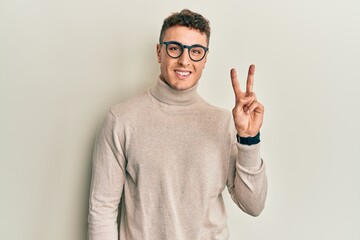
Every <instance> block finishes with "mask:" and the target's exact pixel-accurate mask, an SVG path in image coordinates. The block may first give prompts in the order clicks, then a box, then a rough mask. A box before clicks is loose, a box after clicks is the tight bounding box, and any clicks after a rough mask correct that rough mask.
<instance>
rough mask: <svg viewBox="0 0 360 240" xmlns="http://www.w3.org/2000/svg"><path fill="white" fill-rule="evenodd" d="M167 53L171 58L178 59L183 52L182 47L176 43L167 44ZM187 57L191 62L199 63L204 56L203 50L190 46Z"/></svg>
mask: <svg viewBox="0 0 360 240" xmlns="http://www.w3.org/2000/svg"><path fill="white" fill-rule="evenodd" d="M166 50H167V53H168V54H169V56H170V57H172V58H178V57H180V56H181V54H182V53H183V52H184V47H183V46H181V45H180V44H178V43H169V44H167V46H166ZM188 50H189V56H190V58H191V59H192V60H193V61H200V60H201V59H202V58H203V57H204V56H205V49H204V48H202V47H200V46H196V45H195V46H191V47H189V48H188Z"/></svg>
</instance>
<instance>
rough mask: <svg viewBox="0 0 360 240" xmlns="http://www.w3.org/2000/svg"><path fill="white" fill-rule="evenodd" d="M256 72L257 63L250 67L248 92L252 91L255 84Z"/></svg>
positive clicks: (247, 83) (247, 84) (247, 82)
mask: <svg viewBox="0 0 360 240" xmlns="http://www.w3.org/2000/svg"><path fill="white" fill-rule="evenodd" d="M254 73H255V65H254V64H251V65H250V67H249V72H248V77H247V81H246V92H247V93H251V92H252V90H253V85H254Z"/></svg>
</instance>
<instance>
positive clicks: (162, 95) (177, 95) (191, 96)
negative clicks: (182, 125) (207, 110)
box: [150, 79, 200, 106]
mask: <svg viewBox="0 0 360 240" xmlns="http://www.w3.org/2000/svg"><path fill="white" fill-rule="evenodd" d="M197 86H198V82H197V83H196V84H195V85H194V86H193V87H191V88H189V89H187V90H184V91H179V90H175V89H173V88H171V87H170V86H169V85H168V84H167V83H165V82H164V81H162V80H161V79H159V80H158V81H157V83H156V85H155V86H154V87H152V88H150V93H151V95H152V96H153V97H155V98H156V99H157V100H159V101H160V102H162V103H165V104H169V105H178V106H186V105H190V104H193V103H195V102H197V101H198V100H199V99H200V96H199V95H198V93H197V91H196V89H197Z"/></svg>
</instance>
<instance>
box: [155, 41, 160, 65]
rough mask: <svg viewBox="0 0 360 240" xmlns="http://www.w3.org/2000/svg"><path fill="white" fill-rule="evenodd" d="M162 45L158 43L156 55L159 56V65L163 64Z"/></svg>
mask: <svg viewBox="0 0 360 240" xmlns="http://www.w3.org/2000/svg"><path fill="white" fill-rule="evenodd" d="M160 52H161V45H160V44H159V43H158V44H156V55H157V60H158V63H161V54H160Z"/></svg>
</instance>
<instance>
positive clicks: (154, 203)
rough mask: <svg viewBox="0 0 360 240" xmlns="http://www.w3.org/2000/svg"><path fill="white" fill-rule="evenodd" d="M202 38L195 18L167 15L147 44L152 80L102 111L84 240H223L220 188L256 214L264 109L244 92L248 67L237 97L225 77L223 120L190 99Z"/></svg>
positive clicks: (262, 182)
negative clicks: (152, 51) (230, 95)
mask: <svg viewBox="0 0 360 240" xmlns="http://www.w3.org/2000/svg"><path fill="white" fill-rule="evenodd" d="M209 37H210V27H209V23H208V21H207V20H206V19H204V18H203V17H202V16H201V15H199V14H197V13H194V12H191V11H189V10H183V11H181V12H180V13H175V14H172V15H171V16H169V17H168V18H167V19H165V20H164V23H163V26H162V29H161V34H160V42H159V44H157V46H156V47H157V57H158V62H159V64H160V79H159V80H158V82H157V83H156V85H155V86H154V87H153V88H151V89H149V90H148V91H146V92H145V93H144V94H142V95H140V96H137V97H134V98H132V99H130V100H128V101H126V102H123V103H119V104H117V105H115V106H113V107H112V108H111V110H110V112H109V114H108V115H107V117H106V119H105V121H104V123H103V125H102V128H101V131H100V132H99V134H98V136H97V139H96V145H95V149H94V162H93V175H92V184H91V193H90V209H89V238H90V239H91V240H116V239H118V238H119V237H120V239H121V240H125V239H127V240H133V239H141V240H147V239H151V240H153V239H156V240H163V239H174V240H178V239H179V240H180V239H181V240H189V239H191V240H195V239H197V240H198V239H199V240H200V239H203V240H205V239H206V240H209V239H220V240H224V239H228V238H229V231H228V228H227V224H226V218H227V217H226V211H225V208H224V203H223V199H222V192H223V190H224V189H225V187H227V189H228V191H229V192H230V194H231V197H232V199H233V200H234V202H235V203H236V204H237V205H238V206H239V207H240V208H241V209H242V210H243V211H244V212H246V213H248V214H250V215H253V216H257V215H258V214H260V212H261V211H262V209H263V207H264V202H265V198H266V191H267V178H266V174H265V167H264V164H263V162H262V160H261V158H260V153H259V151H260V150H259V148H260V146H259V141H260V140H259V130H260V127H261V125H262V120H263V113H264V108H263V106H262V105H261V104H260V103H259V102H258V101H257V100H256V96H255V94H254V93H253V92H252V86H253V81H254V66H253V65H252V66H250V68H249V73H248V79H247V85H246V91H244V92H243V91H241V90H240V86H239V83H238V80H237V77H236V72H235V70H234V69H232V70H231V80H232V85H233V88H234V93H235V99H236V104H235V107H234V109H233V111H232V114H231V113H229V112H228V111H226V110H223V109H220V108H217V107H214V106H211V105H209V104H208V103H206V102H205V101H204V100H203V99H202V98H201V97H200V96H199V95H198V94H197V92H196V88H197V82H198V81H199V79H200V77H201V74H202V71H203V69H204V67H205V64H206V60H207V53H208V45H209ZM234 123H235V124H234ZM119 207H120V216H119V225H120V227H119V231H118V228H117V217H118V208H119Z"/></svg>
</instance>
